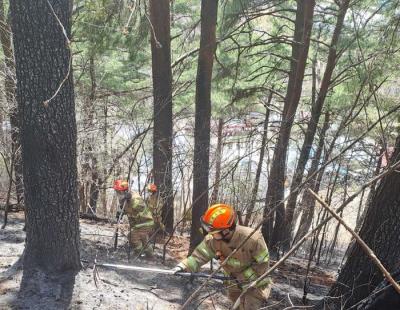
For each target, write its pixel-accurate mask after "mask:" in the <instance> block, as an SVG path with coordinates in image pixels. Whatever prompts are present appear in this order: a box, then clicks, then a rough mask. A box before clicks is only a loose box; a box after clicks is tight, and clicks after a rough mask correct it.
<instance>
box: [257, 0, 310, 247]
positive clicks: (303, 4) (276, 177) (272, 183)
mask: <svg viewBox="0 0 400 310" xmlns="http://www.w3.org/2000/svg"><path fill="white" fill-rule="evenodd" d="M314 6H315V0H298V1H297V13H296V24H295V35H294V41H295V42H294V43H293V47H292V57H293V59H294V61H292V63H291V70H290V72H291V73H290V77H289V84H288V88H287V93H286V98H285V104H284V108H283V115H282V122H281V128H280V130H279V136H278V141H277V142H276V146H275V151H274V156H273V160H272V165H271V173H270V177H269V180H268V188H267V199H266V202H265V209H264V218H265V219H266V221H265V222H264V224H263V228H262V232H263V236H264V238H265V239H266V240H268V241H270V243H269V246H270V247H271V250H272V251H273V252H276V251H277V250H278V248H279V247H280V246H281V243H282V241H283V237H284V236H283V231H284V225H285V206H284V203H283V199H284V181H285V174H286V171H285V170H286V157H287V150H288V146H289V138H290V133H291V130H292V126H293V121H294V117H295V114H296V110H297V106H298V104H299V101H300V96H301V91H302V84H303V78H304V71H305V67H306V63H307V56H308V49H309V45H310V37H311V29H312V25H313V15H314ZM299 42H300V44H299ZM275 209H276V212H275V213H276V216H275V224H274V228H273V233H272V236H271V234H270V231H271V226H272V222H271V221H270V220H268V219H267V215H268V213H269V212H270V211H271V210H275Z"/></svg>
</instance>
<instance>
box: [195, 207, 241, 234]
mask: <svg viewBox="0 0 400 310" xmlns="http://www.w3.org/2000/svg"><path fill="white" fill-rule="evenodd" d="M200 222H201V226H202V228H203V230H204V231H205V232H207V233H212V232H218V231H221V230H224V229H227V228H231V227H232V226H233V225H234V224H235V223H236V212H235V210H234V209H233V208H232V207H231V206H230V205H226V204H223V203H218V204H214V205H212V206H210V207H209V208H208V209H207V211H206V213H204V215H203V216H202V217H201V218H200Z"/></svg>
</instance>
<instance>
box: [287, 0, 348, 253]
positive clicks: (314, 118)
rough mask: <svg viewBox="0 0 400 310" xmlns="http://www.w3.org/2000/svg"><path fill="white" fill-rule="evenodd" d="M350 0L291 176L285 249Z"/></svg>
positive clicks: (334, 37)
mask: <svg viewBox="0 0 400 310" xmlns="http://www.w3.org/2000/svg"><path fill="white" fill-rule="evenodd" d="M349 2H350V0H345V1H343V3H342V5H341V7H340V9H339V14H338V17H337V21H336V27H335V30H334V32H333V35H332V40H331V45H330V48H329V54H328V61H327V64H326V69H325V73H324V77H323V78H322V82H321V87H320V90H319V93H318V98H317V100H316V102H315V104H314V105H313V107H312V110H311V119H310V121H309V123H308V127H307V131H306V134H305V137H304V142H303V146H302V148H301V151H300V156H299V160H298V162H297V166H296V170H295V173H294V176H293V181H292V184H291V186H290V193H291V195H290V197H289V199H288V202H287V206H286V217H285V226H284V227H285V235H284V241H285V247H286V248H288V247H289V244H290V239H291V238H292V237H291V235H292V231H293V229H294V227H293V226H294V223H293V214H294V210H295V207H296V202H297V197H298V193H299V191H298V189H297V188H298V187H299V185H300V184H301V182H302V180H303V175H304V169H305V167H306V164H307V161H308V158H309V156H310V150H311V148H312V144H313V141H314V136H315V132H316V130H317V125H318V122H319V118H320V116H321V112H322V107H323V105H324V102H325V98H326V95H327V94H328V91H329V86H330V84H331V78H332V73H333V70H334V68H335V65H336V62H337V51H336V49H337V44H338V41H339V37H340V33H341V30H342V27H343V21H344V18H345V16H346V12H347V9H348V6H349Z"/></svg>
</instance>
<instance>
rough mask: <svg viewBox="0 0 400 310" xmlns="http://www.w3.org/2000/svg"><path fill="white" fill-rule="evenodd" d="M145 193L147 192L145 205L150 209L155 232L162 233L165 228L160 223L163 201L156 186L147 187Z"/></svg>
mask: <svg viewBox="0 0 400 310" xmlns="http://www.w3.org/2000/svg"><path fill="white" fill-rule="evenodd" d="M147 191H148V192H149V196H148V197H147V199H146V204H147V206H148V207H149V208H150V210H151V213H152V214H153V219H154V222H155V231H156V233H157V232H163V231H165V226H164V224H163V223H162V216H161V213H162V208H163V205H164V200H163V199H162V197H161V196H160V193H159V192H158V188H157V185H155V184H153V183H151V184H149V185H148V186H147Z"/></svg>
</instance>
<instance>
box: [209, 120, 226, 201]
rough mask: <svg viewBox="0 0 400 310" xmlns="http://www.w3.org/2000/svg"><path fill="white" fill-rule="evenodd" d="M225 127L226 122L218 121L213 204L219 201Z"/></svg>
mask: <svg viewBox="0 0 400 310" xmlns="http://www.w3.org/2000/svg"><path fill="white" fill-rule="evenodd" d="M223 127H224V120H223V119H222V118H219V119H218V132H217V149H216V150H215V181H214V188H213V191H212V194H211V204H214V203H216V202H217V201H218V193H219V182H220V178H221V161H222V144H223V143H222V139H223V137H222V130H223Z"/></svg>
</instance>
